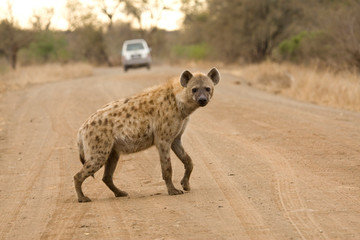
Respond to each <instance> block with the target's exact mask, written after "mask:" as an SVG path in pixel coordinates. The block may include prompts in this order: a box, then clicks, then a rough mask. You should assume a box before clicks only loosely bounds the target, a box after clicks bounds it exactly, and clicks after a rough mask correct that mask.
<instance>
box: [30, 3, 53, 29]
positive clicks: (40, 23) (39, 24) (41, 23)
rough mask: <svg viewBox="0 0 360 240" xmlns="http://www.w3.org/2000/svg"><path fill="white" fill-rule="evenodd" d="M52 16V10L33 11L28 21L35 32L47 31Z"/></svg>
mask: <svg viewBox="0 0 360 240" xmlns="http://www.w3.org/2000/svg"><path fill="white" fill-rule="evenodd" d="M53 16H54V8H43V9H37V10H34V11H33V15H32V17H31V19H30V21H31V24H32V26H33V29H34V30H36V31H41V30H46V31H47V30H49V28H50V25H51V21H52V18H53Z"/></svg>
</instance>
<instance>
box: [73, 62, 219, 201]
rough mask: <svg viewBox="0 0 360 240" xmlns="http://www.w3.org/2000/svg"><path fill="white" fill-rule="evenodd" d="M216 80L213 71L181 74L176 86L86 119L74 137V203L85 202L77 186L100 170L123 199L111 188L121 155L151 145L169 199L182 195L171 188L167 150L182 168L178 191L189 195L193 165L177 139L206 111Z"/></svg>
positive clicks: (169, 84) (113, 104)
mask: <svg viewBox="0 0 360 240" xmlns="http://www.w3.org/2000/svg"><path fill="white" fill-rule="evenodd" d="M219 80H220V74H219V72H218V71H217V69H216V68H213V69H211V70H210V72H209V73H208V74H207V75H205V74H202V73H197V74H194V75H193V74H192V73H190V72H189V71H184V72H183V73H182V75H181V77H180V81H178V80H177V81H169V82H167V83H165V84H163V85H161V86H158V87H155V88H152V89H149V90H147V91H144V92H142V93H140V94H138V95H135V96H132V97H129V98H126V99H121V100H118V101H114V102H111V103H109V104H107V105H106V106H104V107H103V108H102V109H99V110H98V111H97V112H95V113H94V114H93V115H91V116H90V117H89V118H88V119H87V120H86V121H85V123H84V124H83V125H82V126H81V127H80V129H79V132H78V147H79V152H80V160H81V162H82V163H83V168H82V169H81V170H80V171H79V172H78V173H77V174H76V175H75V176H74V183H75V190H76V193H77V195H78V201H79V202H88V201H90V199H89V198H88V197H86V196H85V195H84V194H83V192H82V188H81V185H82V183H83V182H84V180H85V179H86V178H87V177H89V176H91V175H93V174H94V173H95V172H96V171H98V170H99V169H100V168H101V167H102V166H103V165H105V171H104V176H103V181H104V183H105V184H106V185H107V186H108V187H109V188H110V190H111V191H113V192H114V194H115V196H116V197H121V196H127V195H128V194H127V193H126V192H124V191H121V190H120V189H118V188H117V187H116V186H115V185H114V183H113V174H114V171H115V168H116V165H117V162H118V159H119V156H120V154H130V153H135V152H138V151H141V150H144V149H146V148H149V147H151V146H153V145H155V146H156V148H157V150H158V152H159V155H160V162H161V169H162V176H163V179H164V180H165V183H166V186H167V190H168V194H169V195H177V194H182V193H183V191H181V190H178V189H176V188H175V187H174V185H173V182H172V168H171V162H170V149H172V150H173V151H174V153H175V154H176V156H177V157H178V158H179V159H180V160H181V161H182V162H183V164H184V166H185V174H184V177H183V179H182V180H181V185H182V187H183V189H184V190H185V191H189V190H190V185H189V178H190V174H191V172H192V169H193V164H192V160H191V158H190V157H189V155H188V154H187V153H186V152H185V150H184V148H183V146H182V144H181V136H182V134H183V132H184V130H185V127H186V124H187V122H188V120H189V116H190V114H191V113H192V112H193V111H195V110H196V109H197V108H198V107H204V106H205V105H207V103H208V102H209V101H210V99H211V97H212V96H213V93H214V86H215V85H216V84H217V83H218V82H219Z"/></svg>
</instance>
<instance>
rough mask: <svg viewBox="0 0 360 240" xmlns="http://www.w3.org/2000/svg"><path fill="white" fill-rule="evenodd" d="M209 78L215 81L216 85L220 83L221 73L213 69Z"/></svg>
mask: <svg viewBox="0 0 360 240" xmlns="http://www.w3.org/2000/svg"><path fill="white" fill-rule="evenodd" d="M207 76H208V77H209V78H210V79H211V80H212V81H213V83H214V85H216V84H218V83H219V81H220V73H219V71H218V70H217V69H216V68H212V69H211V70H210V72H209V73H208V74H207Z"/></svg>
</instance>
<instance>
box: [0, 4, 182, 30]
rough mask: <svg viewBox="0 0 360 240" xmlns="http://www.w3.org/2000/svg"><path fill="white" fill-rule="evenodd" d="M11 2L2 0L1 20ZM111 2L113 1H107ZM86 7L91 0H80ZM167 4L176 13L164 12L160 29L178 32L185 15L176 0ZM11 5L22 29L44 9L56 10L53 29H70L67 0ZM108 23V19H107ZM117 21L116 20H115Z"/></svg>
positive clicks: (29, 25) (52, 24)
mask: <svg viewBox="0 0 360 240" xmlns="http://www.w3.org/2000/svg"><path fill="white" fill-rule="evenodd" d="M8 1H9V0H0V19H3V18H6V16H7V12H8V11H7V2H8ZM105 1H111V0H105ZM80 2H82V3H83V4H84V5H88V6H91V5H93V4H92V1H91V0H88V1H86V0H80ZM164 2H165V4H167V5H168V6H171V7H172V8H174V11H163V13H162V18H161V19H160V21H159V23H158V27H159V28H163V29H167V30H169V31H171V30H176V29H178V28H179V26H180V25H181V22H182V18H183V15H182V13H181V12H180V10H179V8H180V5H179V3H178V2H179V1H176V0H164ZM10 3H11V4H12V7H13V15H14V18H15V20H16V21H17V23H18V24H19V25H20V26H21V27H25V28H28V27H31V24H30V20H29V19H30V18H31V16H32V15H33V12H34V11H39V10H40V9H43V8H54V17H53V18H52V21H51V27H50V28H52V29H54V28H56V29H62V30H66V29H67V28H68V23H67V21H66V9H65V5H66V0H10ZM119 17H120V18H121V15H120V14H119V15H118V18H119ZM143 18H144V20H145V21H144V23H143V25H144V26H146V22H148V21H146V16H145V15H144V17H143ZM105 21H106V18H105ZM114 21H116V18H114Z"/></svg>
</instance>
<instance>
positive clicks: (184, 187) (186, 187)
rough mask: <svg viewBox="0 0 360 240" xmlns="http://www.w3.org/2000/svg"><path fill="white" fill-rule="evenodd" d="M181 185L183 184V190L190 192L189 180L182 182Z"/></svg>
mask: <svg viewBox="0 0 360 240" xmlns="http://www.w3.org/2000/svg"><path fill="white" fill-rule="evenodd" d="M180 183H181V186H182V187H183V189H184V190H185V191H190V184H189V180H185V179H183V180H181V182H180Z"/></svg>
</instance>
